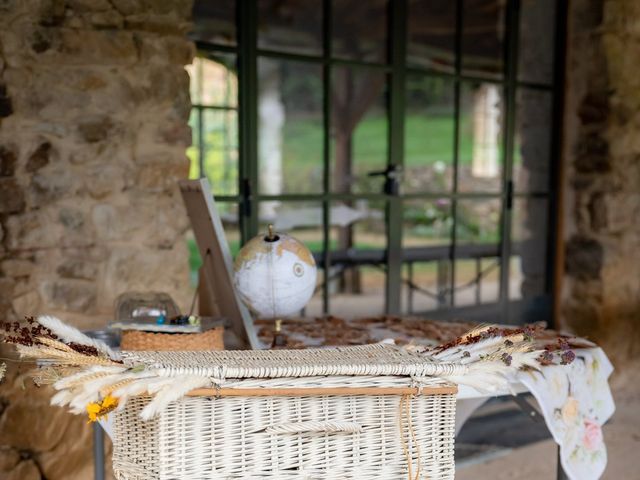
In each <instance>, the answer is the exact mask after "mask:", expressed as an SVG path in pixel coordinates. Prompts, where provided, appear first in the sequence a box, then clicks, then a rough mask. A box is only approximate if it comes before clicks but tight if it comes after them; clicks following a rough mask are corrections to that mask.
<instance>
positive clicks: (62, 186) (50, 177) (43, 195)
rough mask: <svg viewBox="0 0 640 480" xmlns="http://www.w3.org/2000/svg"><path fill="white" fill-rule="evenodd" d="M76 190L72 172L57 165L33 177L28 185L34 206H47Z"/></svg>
mask: <svg viewBox="0 0 640 480" xmlns="http://www.w3.org/2000/svg"><path fill="white" fill-rule="evenodd" d="M75 190H76V186H75V179H74V177H73V174H72V172H71V171H70V170H69V169H68V168H67V167H66V166H65V165H57V166H55V167H53V168H50V169H47V171H46V172H45V171H43V170H41V171H40V172H38V173H36V174H35V175H33V177H32V178H31V184H30V185H29V193H30V198H31V201H32V202H33V204H34V205H37V206H41V205H47V204H50V203H51V202H53V201H55V200H58V199H61V198H63V197H65V196H67V195H72V194H73V193H74V191H75Z"/></svg>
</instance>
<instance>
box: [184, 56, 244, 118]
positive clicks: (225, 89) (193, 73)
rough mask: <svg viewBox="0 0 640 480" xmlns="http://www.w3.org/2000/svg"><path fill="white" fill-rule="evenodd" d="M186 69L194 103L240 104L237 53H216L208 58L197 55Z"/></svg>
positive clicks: (232, 105) (218, 105)
mask: <svg viewBox="0 0 640 480" xmlns="http://www.w3.org/2000/svg"><path fill="white" fill-rule="evenodd" d="M186 69H187V72H188V73H189V78H190V91H191V103H192V104H194V105H207V106H216V107H234V108H235V107H236V106H237V105H238V76H237V74H236V61H235V55H233V54H229V53H219V54H218V53H216V54H210V55H209V57H208V58H205V57H196V58H194V59H193V63H192V64H191V65H187V66H186Z"/></svg>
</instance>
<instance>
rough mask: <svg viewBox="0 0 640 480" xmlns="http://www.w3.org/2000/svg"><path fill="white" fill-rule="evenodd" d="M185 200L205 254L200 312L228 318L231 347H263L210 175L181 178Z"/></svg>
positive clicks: (203, 314) (227, 337)
mask: <svg viewBox="0 0 640 480" xmlns="http://www.w3.org/2000/svg"><path fill="white" fill-rule="evenodd" d="M179 185H180V192H181V193H182V199H183V200H184V204H185V206H186V207H187V215H188V216H189V220H190V221H191V227H192V228H193V233H194V235H195V238H196V243H197V244H198V249H199V251H200V255H201V256H202V267H201V268H200V275H199V284H198V299H199V302H198V311H199V314H200V315H202V316H212V317H217V318H222V319H225V320H226V321H227V322H228V323H229V324H230V328H227V329H225V346H226V347H227V348H232V349H233V348H252V349H257V348H262V347H263V346H262V344H261V343H260V340H258V336H257V334H256V331H255V328H254V326H253V318H251V314H250V313H249V310H248V309H247V308H246V307H245V306H244V304H243V303H242V301H241V300H240V298H239V297H238V294H237V292H236V290H235V288H234V285H233V266H232V258H231V251H230V250H229V244H228V243H227V240H226V237H225V234H224V229H223V227H222V221H221V220H220V216H219V215H218V210H217V209H216V206H215V202H214V199H213V194H212V193H211V187H210V186H209V182H208V180H207V179H206V178H202V179H199V180H181V181H180V182H179Z"/></svg>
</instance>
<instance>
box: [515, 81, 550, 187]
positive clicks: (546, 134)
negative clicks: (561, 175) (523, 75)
mask: <svg viewBox="0 0 640 480" xmlns="http://www.w3.org/2000/svg"><path fill="white" fill-rule="evenodd" d="M552 109H553V104H552V96H551V93H550V92H545V91H540V90H529V89H525V88H521V89H519V90H518V93H517V95H516V138H515V152H514V155H513V182H514V187H515V190H516V192H546V191H548V190H549V171H550V168H551V164H550V163H551V159H550V154H551V125H552V118H551V116H552V113H553V112H552Z"/></svg>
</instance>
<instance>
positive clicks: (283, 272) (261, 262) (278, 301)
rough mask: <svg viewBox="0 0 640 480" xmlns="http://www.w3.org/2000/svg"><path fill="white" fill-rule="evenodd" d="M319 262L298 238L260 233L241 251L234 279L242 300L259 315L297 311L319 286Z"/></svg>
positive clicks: (277, 314)
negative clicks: (317, 282)
mask: <svg viewBox="0 0 640 480" xmlns="http://www.w3.org/2000/svg"><path fill="white" fill-rule="evenodd" d="M316 276H317V268H316V262H315V260H314V259H313V256H312V255H311V252H310V251H309V249H308V248H307V247H306V246H305V245H304V244H303V243H302V242H300V241H298V240H296V239H295V238H293V237H291V236H289V235H286V234H282V233H274V232H273V231H272V228H271V227H269V233H267V234H266V235H258V236H257V237H254V238H252V239H251V240H249V241H248V242H247V243H246V245H245V246H244V247H242V249H241V250H240V251H239V252H238V255H237V256H236V259H235V262H234V282H235V286H236V289H237V291H238V293H239V295H240V298H241V299H242V301H243V302H244V303H245V305H247V307H248V308H249V309H250V310H251V311H252V312H253V313H254V314H255V315H257V316H258V317H259V318H279V317H289V316H292V315H296V314H298V313H299V312H300V310H302V309H303V308H304V307H305V305H306V304H307V303H308V302H309V300H310V299H311V297H312V295H313V292H314V290H315V287H316Z"/></svg>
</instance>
